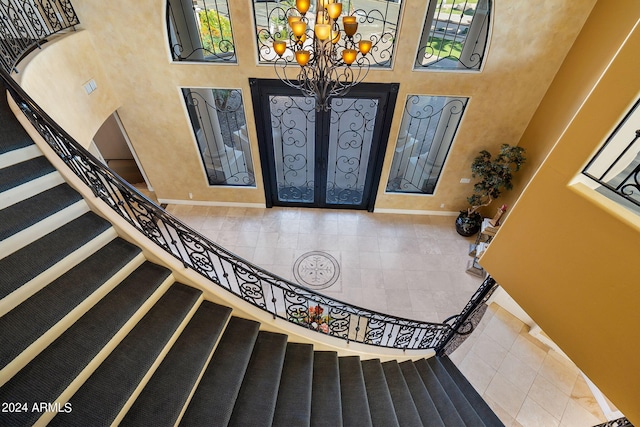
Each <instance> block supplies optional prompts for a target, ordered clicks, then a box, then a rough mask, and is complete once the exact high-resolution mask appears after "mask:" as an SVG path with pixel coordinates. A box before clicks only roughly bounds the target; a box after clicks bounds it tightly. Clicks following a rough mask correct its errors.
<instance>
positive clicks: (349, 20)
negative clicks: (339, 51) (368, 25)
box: [342, 16, 358, 37]
mask: <svg viewBox="0 0 640 427" xmlns="http://www.w3.org/2000/svg"><path fill="white" fill-rule="evenodd" d="M342 26H343V27H344V33H345V34H346V35H347V37H353V35H354V34H355V33H356V31H358V23H357V22H356V17H355V16H343V17H342Z"/></svg>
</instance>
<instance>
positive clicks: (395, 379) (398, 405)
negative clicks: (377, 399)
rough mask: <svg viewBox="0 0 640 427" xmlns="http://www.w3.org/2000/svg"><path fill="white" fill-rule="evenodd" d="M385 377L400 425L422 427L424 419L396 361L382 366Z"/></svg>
mask: <svg viewBox="0 0 640 427" xmlns="http://www.w3.org/2000/svg"><path fill="white" fill-rule="evenodd" d="M382 370H383V372H384V377H385V379H386V380H387V386H388V387H389V393H390V394H391V401H392V402H393V407H394V408H395V412H396V417H397V418H398V423H399V424H400V425H401V426H420V425H422V419H421V418H420V414H419V413H418V409H417V408H416V404H415V402H414V401H413V397H412V396H411V391H409V387H408V386H407V382H406V381H405V379H404V376H403V375H402V371H401V370H400V366H398V362H397V361H395V360H391V361H388V362H384V363H383V364H382Z"/></svg>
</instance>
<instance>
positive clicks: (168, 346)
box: [113, 295, 204, 425]
mask: <svg viewBox="0 0 640 427" xmlns="http://www.w3.org/2000/svg"><path fill="white" fill-rule="evenodd" d="M202 301H204V297H203V296H202V295H200V298H199V299H198V301H197V302H196V303H195V304H194V305H193V307H192V308H191V310H190V311H189V313H188V314H187V315H186V316H185V318H184V319H183V320H182V323H180V326H179V327H178V329H176V331H175V333H174V334H173V336H172V337H171V339H170V340H169V341H168V342H167V344H166V345H165V346H164V348H163V349H162V351H161V352H160V354H159V355H158V358H157V359H156V361H155V362H154V363H153V365H151V368H149V371H148V372H147V373H146V374H145V376H144V377H143V378H142V380H141V381H140V384H138V387H136V389H135V390H134V392H133V393H132V394H131V396H129V400H127V403H126V404H125V405H124V406H123V407H122V409H121V410H120V413H119V414H118V416H117V417H116V419H115V420H114V421H113V425H118V424H120V422H121V421H122V419H123V418H124V416H125V415H126V414H127V411H129V409H130V408H131V406H132V405H133V402H135V400H136V399H137V398H138V396H139V395H140V393H141V392H142V389H144V387H145V386H146V385H147V383H148V382H149V379H150V378H151V377H152V376H153V374H154V373H155V372H156V369H158V366H160V364H161V363H162V360H163V359H164V357H165V356H166V355H167V353H169V350H171V347H172V346H173V344H175V342H176V341H177V339H178V337H180V334H182V331H184V328H186V327H187V324H188V323H189V321H190V320H191V318H192V317H193V315H194V314H195V312H196V311H197V310H198V307H200V304H202Z"/></svg>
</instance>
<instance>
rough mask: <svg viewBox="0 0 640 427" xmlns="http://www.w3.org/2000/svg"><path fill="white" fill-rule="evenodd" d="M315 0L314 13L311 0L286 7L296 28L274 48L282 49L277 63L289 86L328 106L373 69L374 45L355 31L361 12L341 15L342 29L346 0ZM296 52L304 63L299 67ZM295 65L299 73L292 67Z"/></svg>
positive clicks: (320, 107) (318, 106) (324, 108)
mask: <svg viewBox="0 0 640 427" xmlns="http://www.w3.org/2000/svg"><path fill="white" fill-rule="evenodd" d="M316 1H317V3H316V11H317V13H316V14H315V16H313V14H311V15H312V16H311V18H308V17H307V12H308V11H309V7H310V6H311V5H310V2H311V0H296V7H295V8H290V9H289V10H288V11H287V13H286V14H287V22H288V24H289V28H290V29H291V32H289V31H287V37H286V40H275V41H274V42H273V50H274V51H275V52H276V53H277V54H278V57H277V58H276V61H275V64H274V67H275V70H276V74H277V76H278V78H279V79H280V80H282V81H283V82H284V83H285V84H286V85H287V86H290V87H293V88H295V89H299V90H300V91H301V92H302V93H303V95H304V96H306V97H312V98H315V100H316V110H318V111H320V110H322V111H328V110H329V108H330V106H331V98H334V97H340V96H344V95H346V94H347V92H349V90H350V89H351V88H352V87H353V86H355V85H357V84H358V83H360V82H362V80H364V78H365V77H366V75H367V73H368V72H369V59H368V58H367V57H366V55H367V53H369V51H370V50H371V41H370V40H362V38H361V36H360V35H359V34H358V35H356V31H357V30H358V23H357V22H356V16H350V15H345V16H342V27H343V30H341V29H340V26H339V25H338V19H339V18H340V16H341V15H342V3H337V2H334V0H316ZM311 25H313V30H311V28H310V27H311ZM343 33H344V36H343ZM354 36H355V38H356V40H357V42H356V40H354ZM285 53H287V55H285ZM294 58H295V63H297V65H299V66H300V67H299V68H298V67H295V65H294ZM292 67H295V69H296V70H297V74H295V73H296V71H291V68H292ZM287 73H288V74H289V75H288V74H287ZM294 74H295V75H294ZM291 77H294V78H293V79H292V78H291Z"/></svg>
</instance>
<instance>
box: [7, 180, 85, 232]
mask: <svg viewBox="0 0 640 427" xmlns="http://www.w3.org/2000/svg"><path fill="white" fill-rule="evenodd" d="M81 199H82V196H80V194H79V193H78V192H77V191H75V190H74V189H73V188H71V187H70V186H69V185H68V184H66V183H64V184H60V185H58V186H56V187H53V188H51V189H48V190H46V191H43V192H42V193H39V194H36V195H35V196H33V197H30V198H28V199H25V200H23V201H21V202H18V203H16V204H13V205H11V206H9V207H7V208H5V209H3V210H0V240H4V239H6V238H8V237H10V236H13V235H14V234H16V233H18V232H20V231H22V230H24V229H25V228H28V227H30V226H32V225H34V224H36V223H37V222H39V221H42V220H43V219H45V218H46V217H48V216H50V215H53V214H54V213H56V212H58V211H61V210H62V209H64V208H66V207H68V206H70V205H72V204H73V203H75V202H77V201H79V200H81Z"/></svg>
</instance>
